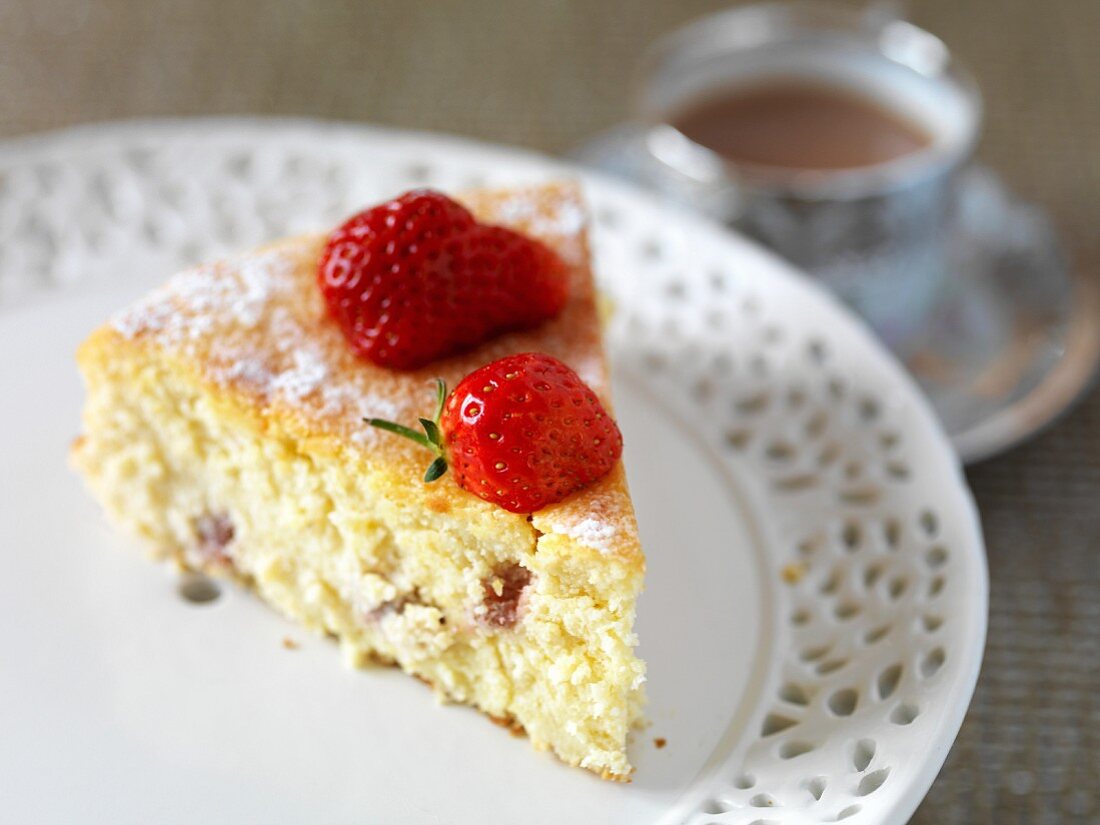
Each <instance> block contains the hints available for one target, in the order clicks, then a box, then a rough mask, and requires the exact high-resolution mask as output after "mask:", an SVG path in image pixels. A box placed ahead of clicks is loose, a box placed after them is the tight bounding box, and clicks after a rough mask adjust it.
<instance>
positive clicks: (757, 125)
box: [671, 79, 932, 170]
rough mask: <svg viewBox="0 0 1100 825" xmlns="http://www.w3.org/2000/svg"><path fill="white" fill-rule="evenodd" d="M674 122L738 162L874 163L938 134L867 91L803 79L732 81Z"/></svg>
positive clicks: (796, 165) (799, 165)
mask: <svg viewBox="0 0 1100 825" xmlns="http://www.w3.org/2000/svg"><path fill="white" fill-rule="evenodd" d="M671 123H672V125H673V126H675V127H676V128H677V129H679V130H680V132H682V133H683V134H684V135H685V136H687V137H688V138H690V139H691V140H693V141H695V142H696V143H699V144H701V145H703V146H706V147H707V148H709V149H711V150H713V151H715V152H717V153H718V154H720V155H722V156H724V157H725V158H727V159H729V160H730V161H733V162H734V163H739V164H746V165H753V166H771V167H779V168H785V169H798V170H809V169H819V170H830V169H855V168H859V167H861V166H873V165H875V164H878V163H884V162H886V161H890V160H894V159H895V158H899V157H902V156H903V155H908V154H910V153H912V152H916V151H918V150H920V149H924V148H926V147H927V146H928V145H929V144H931V142H932V135H931V134H930V133H929V132H928V131H927V130H926V129H924V128H923V127H921V126H920V125H918V124H916V123H913V122H912V121H910V120H908V119H907V118H906V117H905V116H903V115H901V114H900V113H898V112H894V111H891V110H890V109H888V108H885V107H884V106H882V105H881V104H879V103H877V102H875V101H874V100H872V99H870V98H869V97H865V96H863V95H861V94H859V93H858V92H855V91H849V90H846V89H841V88H838V87H836V86H829V85H826V84H823V83H814V82H812V81H806V80H798V79H776V80H770V81H763V82H759V83H756V84H753V85H745V86H739V87H731V88H729V89H727V90H725V91H722V92H717V93H714V94H712V95H711V96H709V97H707V98H705V99H703V100H701V101H699V102H697V103H695V104H693V105H691V106H689V107H687V108H685V109H683V110H682V111H681V112H680V113H679V114H677V115H674V116H673V117H672V118H671Z"/></svg>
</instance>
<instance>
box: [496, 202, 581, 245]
mask: <svg viewBox="0 0 1100 825" xmlns="http://www.w3.org/2000/svg"><path fill="white" fill-rule="evenodd" d="M555 206H556V207H557V208H556V209H553V210H547V209H546V208H545V207H544V206H543V205H542V204H540V202H539V200H538V198H537V196H536V193H535V192H523V191H520V192H516V193H515V194H513V195H510V196H508V197H506V198H504V199H502V200H501V201H499V202H498V203H497V204H496V209H497V218H496V219H497V220H498V221H500V222H501V223H506V224H514V225H517V226H522V227H524V229H525V231H527V232H529V233H531V234H533V235H541V236H558V237H564V236H567V235H576V234H577V233H579V232H580V231H581V230H582V229H584V225H585V215H584V211H583V210H582V209H581V207H580V205H579V204H577V203H575V202H573V201H562V202H560V203H558V204H555Z"/></svg>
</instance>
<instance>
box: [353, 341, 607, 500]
mask: <svg viewBox="0 0 1100 825" xmlns="http://www.w3.org/2000/svg"><path fill="white" fill-rule="evenodd" d="M437 388H438V398H437V405H436V414H435V418H434V419H431V420H429V419H426V418H421V419H420V423H421V425H422V426H423V428H424V432H423V433H419V432H417V431H416V430H413V429H410V428H409V427H404V426H402V425H400V424H394V423H393V422H392V421H384V420H381V419H378V418H371V419H368V420H367V421H368V423H369V424H371V425H372V426H375V427H381V428H382V429H385V430H389V431H390V432H394V433H398V434H399V435H403V436H405V437H407V438H411V439H412V440H413V441H416V442H417V443H418V444H422V445H423V446H425V447H428V448H429V449H431V450H432V451H434V452H435V453H436V456H437V457H436V459H435V461H433V462H432V464H431V466H430V467H428V471H427V473H425V475H424V480H425V481H435V480H436V479H437V478H439V477H440V476H441V475H443V474H444V473H445V472H446V471H447V467H448V465H450V466H451V467H453V468H454V475H455V482H456V483H457V484H458V485H459V486H460V487H462V488H463V489H465V490H469V491H470V492H471V493H473V494H474V495H477V496H480V497H481V498H483V499H485V500H486V501H491V502H493V503H494V504H497V505H499V506H501V507H503V508H504V509H505V510H510V511H511V512H513V513H533V512H535V511H536V510H540V509H542V508H543V507H545V506H547V505H548V504H553V503H554V502H556V501H561V500H562V499H563V498H565V497H566V496H568V495H570V494H571V493H574V492H576V491H577V490H580V489H583V488H584V487H587V486H588V485H589V484H591V483H592V482H594V481H596V480H597V479H600V478H602V477H603V476H605V475H607V473H608V472H609V471H610V470H611V468H612V467H614V466H615V462H616V461H618V460H619V457H620V456H621V455H622V452H623V437H622V434H621V433H620V432H619V428H618V426H617V425H616V424H615V421H614V420H613V419H612V418H611V416H609V415H608V414H607V411H606V410H604V408H603V405H602V404H601V403H600V400H599V399H598V398H597V397H596V394H595V393H594V392H592V390H591V389H589V388H588V386H587V385H586V384H585V383H584V382H583V381H581V379H580V377H579V376H578V375H577V374H576V373H575V372H573V370H571V369H570V368H569V367H567V366H566V365H565V364H563V363H562V362H561V361H559V360H558V359H556V358H552V357H550V356H549V355H543V354H542V353H537V352H530V353H523V354H521V355H509V356H508V357H506V358H501V359H500V360H499V361H494V362H493V363H491V364H487V365H485V366H484V367H481V368H480V369H478V370H475V371H474V372H472V373H470V374H469V375H467V376H466V377H465V378H463V379H462V380H461V381H460V382H459V384H458V386H457V387H455V389H454V392H452V393H451V394H450V395H449V396H448V395H447V388H446V386H445V385H444V384H443V382H442V381H438V382H437Z"/></svg>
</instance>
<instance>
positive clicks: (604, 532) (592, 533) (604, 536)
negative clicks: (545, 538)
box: [554, 518, 618, 553]
mask: <svg viewBox="0 0 1100 825" xmlns="http://www.w3.org/2000/svg"><path fill="white" fill-rule="evenodd" d="M559 526H560V527H561V529H560V530H555V531H554V532H556V533H559V534H561V535H565V536H569V538H571V539H573V540H574V541H576V542H578V543H580V544H583V545H584V546H585V547H591V548H592V549H593V550H599V551H600V552H601V553H609V552H611V550H612V548H613V547H614V542H615V537H616V536H617V535H618V530H617V529H616V527H615V525H614V524H611V523H609V522H605V521H597V520H596V519H594V518H586V519H584V520H583V521H579V522H577V523H576V524H567V525H566V524H563V525H559Z"/></svg>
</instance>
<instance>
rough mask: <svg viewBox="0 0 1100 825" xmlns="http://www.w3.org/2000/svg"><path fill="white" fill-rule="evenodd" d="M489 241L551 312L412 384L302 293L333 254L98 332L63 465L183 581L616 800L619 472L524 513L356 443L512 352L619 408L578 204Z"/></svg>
mask: <svg viewBox="0 0 1100 825" xmlns="http://www.w3.org/2000/svg"><path fill="white" fill-rule="evenodd" d="M463 202H464V203H465V204H466V205H467V206H468V207H469V208H470V209H471V210H472V211H473V212H474V214H475V215H476V216H477V218H478V219H479V220H480V221H482V222H488V223H495V224H500V225H505V226H508V227H510V228H512V229H515V230H518V231H520V232H523V233H525V234H527V235H529V236H531V237H534V238H536V239H538V240H540V241H542V242H543V243H545V244H547V245H549V246H550V247H551V248H552V249H554V250H555V251H556V252H557V253H558V255H559V256H560V257H561V258H562V259H563V260H564V261H565V263H566V264H567V266H568V268H569V278H570V292H569V295H570V297H569V300H568V303H567V305H566V307H565V309H564V311H562V313H561V314H560V315H559V316H558V317H556V318H554V319H553V320H551V321H548V322H546V323H544V324H543V325H541V326H539V327H538V328H536V329H534V330H530V331H526V332H520V333H512V334H508V335H504V336H500V337H497V338H495V339H493V340H491V341H489V342H487V343H485V344H482V345H481V346H479V347H478V348H476V349H474V350H472V351H468V352H466V353H463V354H461V355H458V356H454V357H451V358H447V359H444V360H440V361H436V362H434V363H432V364H430V365H429V366H427V367H424V368H422V369H419V370H415V371H411V372H397V371H393V370H389V369H385V368H382V367H378V366H375V365H373V364H370V363H368V362H366V361H363V360H361V359H359V358H357V357H356V356H355V355H354V354H353V353H352V351H351V350H350V349H349V347H348V346H347V344H346V342H345V340H344V339H343V337H342V336H341V332H340V330H339V329H338V328H337V327H336V325H335V323H334V322H333V321H332V320H331V319H330V318H329V317H328V315H327V314H326V310H325V305H324V302H323V299H322V296H321V294H320V292H319V290H318V288H317V282H316V273H317V266H318V259H319V256H320V255H321V252H322V249H323V247H324V243H325V236H323V235H310V236H303V237H297V238H293V239H289V240H286V241H282V242H279V243H276V244H273V245H271V246H268V247H265V248H263V249H260V250H258V251H255V252H250V253H246V254H243V255H240V256H237V257H234V258H230V259H226V260H223V261H219V262H215V263H211V264H207V265H205V266H200V267H197V268H195V269H191V270H187V271H185V272H182V273H180V274H179V275H177V276H175V277H174V278H172V279H171V280H170V281H168V282H167V283H166V284H165V285H164V286H163V287H161V288H160V289H158V290H156V291H155V292H153V293H152V294H150V295H149V296H148V297H147V298H145V299H144V300H141V301H139V302H138V303H136V304H134V305H133V306H131V307H129V308H127V309H124V310H122V311H121V312H120V313H119V314H118V315H116V316H115V317H114V318H112V319H111V320H110V321H109V322H108V323H107V324H105V325H104V326H102V327H101V328H99V329H97V330H96V331H95V332H93V333H92V335H91V336H90V337H89V338H88V339H87V341H85V342H84V344H83V345H82V346H81V348H80V350H79V353H78V361H79V365H80V369H81V371H82V373H83V376H84V379H85V383H86V385H87V401H86V405H85V408H84V413H83V434H82V435H81V437H80V438H78V439H77V441H76V444H75V446H74V449H73V459H74V463H75V465H76V467H77V468H78V469H79V471H80V472H81V473H82V474H83V476H84V478H85V479H86V481H87V483H88V486H89V487H90V488H91V490H92V492H93V494H94V495H95V497H96V498H97V499H98V500H99V501H100V502H101V503H102V505H103V507H104V508H105V510H106V512H107V514H108V516H109V517H110V518H111V519H112V520H113V521H114V522H115V523H117V524H118V525H119V526H120V527H122V528H123V529H125V530H126V531H128V532H130V533H132V534H136V535H137V536H139V537H141V538H142V539H144V540H145V542H146V543H147V544H148V546H149V547H150V548H151V550H152V551H153V552H154V553H155V554H157V555H160V556H165V557H168V558H171V559H173V560H175V561H176V562H177V563H178V564H179V565H181V566H182V567H184V568H187V569H192V570H198V571H202V572H204V573H207V574H213V575H220V576H227V577H231V578H233V579H235V580H237V581H239V582H240V583H242V584H244V585H245V586H248V587H251V588H253V589H254V590H255V591H256V593H257V594H258V595H259V596H260V598H262V599H263V600H265V601H266V602H267V603H269V604H270V605H271V606H273V607H274V608H275V609H276V610H278V611H279V612H281V613H283V614H284V615H286V616H288V617H290V618H291V619H293V620H295V621H297V622H299V623H301V624H302V625H304V626H305V627H307V628H309V629H310V630H312V631H315V632H318V633H327V634H331V635H333V636H335V637H336V638H337V639H338V640H339V643H340V646H341V648H342V649H343V651H344V653H345V655H346V659H347V661H349V662H350V663H352V664H355V665H360V664H363V663H366V662H368V661H376V662H384V663H392V664H396V665H399V666H400V667H401V668H403V669H404V670H405V671H407V672H408V673H411V674H413V675H415V676H417V677H419V678H420V679H422V680H424V681H426V682H428V683H429V684H431V685H432V686H433V687H434V689H435V690H436V692H437V693H438V695H439V696H440V697H443V698H446V699H448V700H452V701H455V702H462V703H467V704H471V705H474V706H476V707H477V708H479V709H480V710H482V711H483V712H484V713H486V714H488V715H489V716H490V717H492V718H493V719H494V720H496V721H498V722H503V723H505V724H507V725H510V726H512V727H513V728H514V729H515V730H522V731H524V732H526V734H527V736H529V737H530V739H531V741H532V742H533V743H534V745H535V746H536V747H537V748H540V749H550V750H552V751H553V752H554V753H555V754H556V755H557V756H558V757H559V758H560V759H561V760H562V761H564V762H566V763H568V764H570V765H576V766H580V767H582V768H586V769H588V770H590V771H593V772H595V773H597V774H599V775H600V776H602V777H604V778H606V779H617V780H626V779H628V778H629V777H630V774H631V770H632V769H631V766H630V763H629V761H628V759H627V754H626V739H627V733H628V731H629V730H630V729H631V727H632V726H633V725H634V724H635V723H636V722H637V721H638V720H639V714H640V709H641V704H642V696H643V694H642V683H643V681H644V678H645V677H644V673H645V667H644V665H643V663H642V662H641V661H640V660H639V659H638V658H637V657H636V656H635V654H634V646H635V644H636V638H635V635H634V631H633V624H634V612H635V601H636V599H637V596H638V594H639V592H640V590H641V588H642V575H643V571H644V566H645V562H644V558H643V556H642V552H641V549H640V547H639V544H638V535H637V527H636V525H635V521H634V513H633V509H632V505H631V502H630V496H629V494H628V492H627V487H626V480H625V477H624V474H623V469H622V466H621V464H618V465H617V466H616V467H614V469H612V471H611V472H610V473H609V474H608V475H606V476H605V477H603V478H602V479H601V480H599V481H597V482H595V483H594V484H593V485H592V486H590V487H588V488H586V489H584V490H581V491H580V492H577V493H575V494H573V495H572V496H570V497H568V498H566V499H565V500H563V501H561V502H559V503H557V504H553V505H551V506H549V507H546V508H544V509H542V510H540V511H538V512H536V513H533V514H531V515H523V514H516V513H511V512H508V511H506V510H504V509H501V508H500V507H497V506H495V505H493V504H490V503H488V502H485V501H482V500H481V499H479V498H478V497H476V496H474V495H472V494H470V493H468V492H466V491H465V490H462V489H460V488H459V487H457V486H456V485H455V482H454V480H453V479H452V478H451V475H450V474H448V475H446V476H444V477H443V478H442V479H440V480H439V481H436V482H434V483H432V484H426V483H424V481H423V474H424V454H423V451H422V450H421V449H420V448H419V447H417V446H416V445H415V444H412V443H410V442H407V441H405V440H404V439H400V438H395V437H393V436H392V435H390V434H389V433H386V432H383V431H381V430H377V429H374V428H372V427H369V426H367V425H366V424H365V423H364V419H368V418H374V417H377V418H385V419H389V420H392V421H410V422H415V421H416V420H417V418H419V417H430V415H431V411H432V407H433V404H434V397H433V391H432V381H433V379H435V378H436V377H440V378H442V379H444V380H445V381H446V382H447V383H448V384H449V385H450V386H454V385H455V384H456V383H458V381H459V380H460V379H461V378H462V377H463V376H465V375H467V374H468V373H470V372H472V371H473V370H475V369H477V368H478V367H481V366H482V365H484V364H487V363H489V362H490V361H493V360H495V359H497V358H500V357H503V356H505V355H509V354H512V353H519V352H545V353H548V354H550V355H552V356H554V357H556V358H558V359H560V360H561V361H564V362H565V363H566V364H568V365H570V366H571V367H572V368H573V369H574V370H575V371H576V372H577V373H578V375H579V376H580V377H581V378H582V379H583V380H584V382H585V383H587V384H588V385H589V386H590V387H591V388H592V389H593V390H594V391H595V392H596V394H597V395H598V396H599V398H600V399H601V400H602V402H603V403H604V404H605V405H607V407H608V409H610V398H609V381H608V372H607V363H606V360H605V358H604V353H603V347H602V342H601V337H600V328H599V321H598V317H597V309H596V296H595V292H594V288H593V282H592V275H591V270H590V267H589V259H588V248H587V240H586V235H585V226H586V219H585V212H584V206H583V203H582V201H581V198H580V194H579V192H578V190H577V188H576V187H575V186H573V185H570V184H554V185H547V186H539V187H529V188H523V189H513V190H502V191H482V192H475V193H472V194H469V195H468V196H466V197H464V198H463Z"/></svg>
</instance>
